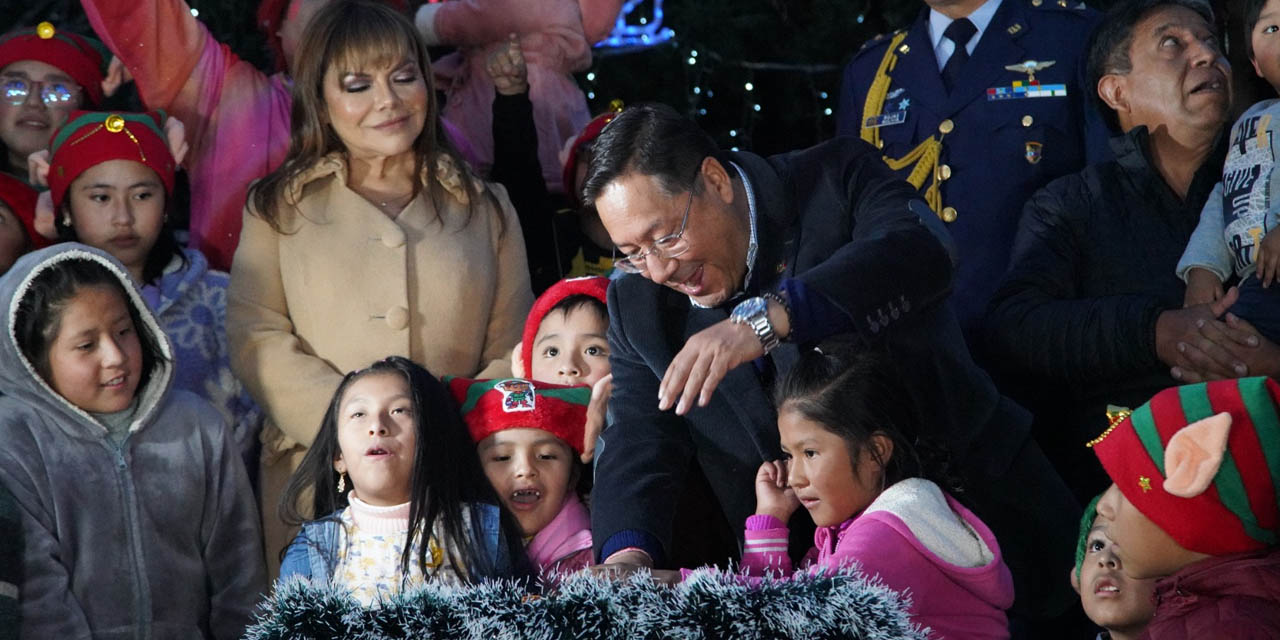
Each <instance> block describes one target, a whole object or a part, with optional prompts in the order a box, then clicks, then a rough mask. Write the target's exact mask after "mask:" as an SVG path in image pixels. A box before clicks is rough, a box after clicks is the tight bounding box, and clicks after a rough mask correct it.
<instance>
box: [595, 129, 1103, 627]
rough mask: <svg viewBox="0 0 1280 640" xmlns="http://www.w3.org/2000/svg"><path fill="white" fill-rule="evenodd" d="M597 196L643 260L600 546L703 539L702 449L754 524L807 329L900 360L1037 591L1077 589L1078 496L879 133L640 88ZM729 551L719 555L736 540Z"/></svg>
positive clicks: (599, 468)
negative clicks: (696, 494)
mask: <svg viewBox="0 0 1280 640" xmlns="http://www.w3.org/2000/svg"><path fill="white" fill-rule="evenodd" d="M584 196H585V199H586V201H587V202H590V203H593V204H594V206H595V207H596V209H597V211H598V212H599V214H600V218H601V220H602V222H603V223H604V225H605V228H606V229H607V230H608V232H609V235H610V237H611V238H612V239H613V241H614V243H615V244H616V245H617V246H618V249H619V251H620V252H621V254H624V255H625V257H624V258H623V259H621V260H619V261H618V262H617V263H615V264H616V265H617V266H619V267H620V268H622V269H623V270H625V271H629V272H631V273H632V274H634V275H628V276H624V277H623V278H621V279H619V280H617V281H615V282H614V284H613V286H612V287H610V290H609V315H610V321H609V345H610V351H611V353H610V361H611V363H612V367H613V376H614V392H613V397H612V399H611V400H610V403H609V414H610V420H609V425H608V427H606V429H605V430H604V432H603V434H602V435H601V439H600V442H601V443H600V448H598V449H597V453H596V456H597V457H596V460H597V462H596V478H595V480H596V482H595V488H594V491H593V494H592V497H593V499H592V531H593V537H594V539H595V545H596V553H597V557H598V558H599V559H601V560H603V561H604V562H606V563H617V564H634V565H647V566H668V565H669V560H668V559H669V558H670V557H671V554H672V553H673V549H674V550H678V549H679V547H680V546H681V545H683V544H687V543H688V542H689V540H687V539H677V538H676V537H675V536H674V535H673V533H672V529H673V524H674V523H673V519H674V513H675V511H676V508H675V503H676V500H677V499H678V498H680V496H681V495H682V494H683V493H684V491H685V489H686V486H685V485H686V483H687V474H688V473H689V471H690V470H691V469H693V468H695V467H696V468H700V469H701V472H702V473H704V474H705V475H706V478H707V480H708V482H709V485H710V488H711V492H712V494H713V499H712V501H711V502H712V504H708V505H704V513H703V516H704V517H707V518H708V520H709V521H710V520H719V519H721V518H723V521H725V522H728V523H731V526H732V527H734V528H735V529H736V530H738V531H740V529H738V527H740V526H741V524H742V523H743V522H744V521H745V519H746V518H747V516H749V515H751V514H752V513H753V509H754V506H755V495H754V490H753V482H752V479H753V478H754V474H755V471H756V469H758V468H759V466H760V464H761V463H762V462H764V461H765V460H774V459H777V458H779V457H780V453H781V448H780V445H779V438H778V430H777V426H776V420H777V413H776V410H775V407H774V406H773V404H772V402H771V399H770V395H771V393H770V389H771V386H772V384H773V382H774V381H775V380H776V379H777V378H778V377H779V376H781V375H783V374H784V373H785V372H786V371H788V370H789V368H790V366H791V365H792V364H793V363H794V362H795V361H796V359H797V358H798V356H799V353H800V351H799V350H800V349H802V348H812V346H813V345H815V344H817V343H820V342H822V341H825V340H828V339H837V338H838V339H841V340H843V341H853V342H855V343H860V344H862V345H864V346H865V347H866V348H869V349H881V350H884V351H885V352H887V353H888V354H890V356H891V357H892V358H893V359H894V361H895V362H896V363H897V364H898V365H899V366H900V367H901V370H902V373H903V378H904V379H906V380H908V383H907V384H908V385H909V387H910V388H909V391H910V393H911V394H912V397H913V399H914V400H915V401H916V403H917V404H918V406H919V407H920V408H921V410H922V412H923V414H924V415H923V416H922V418H923V422H924V424H927V425H930V430H929V432H928V433H922V434H920V435H921V436H922V437H926V438H930V439H933V440H936V441H938V442H940V443H943V444H945V445H946V446H947V447H948V448H949V450H950V452H951V453H952V455H953V458H952V459H953V460H954V461H955V464H956V466H957V467H958V471H959V472H960V474H961V475H962V476H963V477H964V480H965V481H966V482H967V487H968V491H967V492H966V494H965V495H966V496H968V498H969V499H970V500H971V502H972V503H974V505H975V509H974V510H975V511H976V512H977V513H978V514H979V515H980V516H981V517H982V519H983V520H984V521H985V522H986V523H988V525H990V527H991V528H992V530H993V531H995V532H996V535H997V536H998V538H999V541H1000V544H1001V547H1002V550H1003V551H1004V558H1005V560H1006V562H1007V563H1008V564H1009V566H1010V568H1011V570H1012V572H1013V574H1014V578H1015V582H1016V584H1017V589H1018V594H1019V597H1020V598H1021V599H1022V600H1021V606H1023V607H1024V608H1025V609H1024V610H1030V609H1031V608H1033V607H1034V608H1038V610H1039V612H1040V613H1041V614H1042V615H1047V616H1051V615H1055V614H1057V613H1059V612H1061V611H1063V610H1065V609H1066V608H1067V607H1068V606H1071V604H1072V600H1073V598H1072V596H1073V595H1074V594H1072V593H1071V591H1070V589H1069V588H1067V587H1068V585H1067V584H1066V583H1065V581H1063V580H1061V579H1060V576H1061V573H1062V569H1063V567H1067V566H1070V563H1071V551H1072V549H1073V545H1072V540H1073V535H1072V533H1073V531H1074V528H1075V522H1076V521H1077V520H1078V515H1079V507H1078V506H1077V505H1075V504H1074V502H1073V501H1072V500H1071V497H1070V495H1069V494H1068V492H1067V490H1066V488H1065V486H1063V485H1062V482H1061V480H1060V479H1059V478H1058V477H1057V476H1056V475H1055V474H1054V473H1053V471H1052V470H1051V469H1050V468H1049V466H1048V463H1047V461H1046V460H1045V459H1044V457H1043V455H1042V454H1041V453H1040V451H1039V450H1038V449H1037V447H1036V445H1035V444H1034V443H1033V442H1031V441H1030V438H1029V437H1028V422H1029V420H1028V416H1027V414H1026V413H1025V412H1024V411H1023V410H1022V409H1021V408H1020V407H1018V406H1017V405H1015V404H1013V403H1012V402H1010V401H1008V400H1006V399H1005V398H1003V397H1002V396H1001V395H1000V394H999V393H998V392H997V391H996V389H995V387H994V386H993V385H992V383H991V380H990V378H988V377H987V375H986V374H985V373H984V372H983V371H982V370H980V369H978V368H977V367H976V366H975V365H974V364H973V361H972V360H971V358H970V356H969V353H968V351H967V349H966V348H965V345H964V341H963V337H962V336H961V333H960V328H959V325H958V324H957V322H956V319H955V316H954V313H953V312H952V310H951V308H950V304H949V303H948V300H947V296H948V293H949V288H950V284H951V274H952V258H951V255H950V251H949V240H948V239H947V234H946V232H945V230H944V229H943V228H942V225H941V223H940V222H939V221H938V219H937V217H936V216H935V215H934V214H933V213H932V212H931V211H930V210H929V209H928V207H927V205H926V204H925V203H924V202H923V201H922V200H921V199H920V197H919V196H918V194H917V193H916V192H915V190H914V189H912V188H911V186H910V185H908V184H907V183H905V182H902V181H900V180H896V179H895V178H894V177H893V174H892V172H891V171H890V170H889V169H888V168H887V167H885V166H884V163H883V162H882V161H881V160H880V155H879V153H878V152H877V149H876V148H875V147H872V146H870V145H867V144H865V143H863V142H860V141H857V140H853V139H849V138H838V139H836V140H832V141H829V142H826V143H823V144H820V145H818V146H816V147H813V148H811V149H806V150H802V151H796V152H793V153H789V154H783V155H779V156H773V157H771V158H762V157H759V156H756V155H753V154H750V153H725V152H721V151H719V150H718V149H717V148H716V147H715V144H714V143H713V142H712V141H711V139H710V138H709V137H708V136H707V135H706V134H705V133H704V132H702V131H701V130H700V129H698V127H697V125H696V124H694V123H693V122H692V121H690V120H688V119H687V118H684V117H682V116H680V115H679V114H677V113H675V111H674V110H672V109H671V108H669V107H665V106H661V105H640V106H635V107H631V108H629V109H627V110H625V111H623V112H622V113H621V114H620V115H619V116H618V117H617V118H616V119H615V120H614V121H613V122H612V123H610V124H609V126H608V127H606V128H605V130H604V132H603V133H602V134H601V136H600V138H599V139H598V140H597V141H596V147H595V151H594V156H593V158H592V162H591V166H590V169H589V170H588V175H587V178H586V181H585V187H584ZM792 530H793V531H795V528H793V529H792ZM698 535H704V534H703V533H702V532H695V535H694V536H693V537H697V536H698ZM739 544H740V541H739ZM805 546H806V547H807V546H808V545H807V541H806V545H805ZM718 553H719V555H718V557H715V558H709V560H721V561H723V560H725V559H727V558H729V557H732V556H736V555H737V553H738V551H737V549H736V548H733V547H732V546H729V547H728V548H720V549H719V550H718Z"/></svg>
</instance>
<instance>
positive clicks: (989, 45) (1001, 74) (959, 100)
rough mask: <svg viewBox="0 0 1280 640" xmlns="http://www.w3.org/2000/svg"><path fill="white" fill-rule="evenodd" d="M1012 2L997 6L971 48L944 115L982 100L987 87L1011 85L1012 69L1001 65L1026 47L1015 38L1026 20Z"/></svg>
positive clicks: (1023, 31)
mask: <svg viewBox="0 0 1280 640" xmlns="http://www.w3.org/2000/svg"><path fill="white" fill-rule="evenodd" d="M1015 5H1016V3H1015V2H1011V1H1008V0H1006V1H1005V2H1002V3H1001V4H1000V8H999V9H996V14H995V15H994V16H992V18H991V23H990V24H988V25H987V29H986V31H983V32H982V39H981V40H979V41H978V46H977V47H976V48H975V49H974V50H973V56H972V57H971V58H969V61H968V62H967V63H965V66H964V72H963V73H962V74H961V76H960V82H959V83H958V84H957V85H956V88H955V91H953V92H951V96H950V97H949V98H947V100H946V105H947V109H946V115H950V114H953V113H956V112H958V111H960V110H961V109H963V108H964V107H965V105H967V104H969V103H970V102H973V101H974V100H975V99H978V98H984V99H985V96H986V93H987V88H988V87H995V86H1004V85H1007V84H1010V83H1009V82H1008V81H1006V78H1008V77H1009V76H1010V73H1011V72H1010V71H1009V70H1007V69H1005V68H1004V67H1005V65H1007V64H1010V61H1014V62H1017V61H1021V60H1022V59H1023V58H1022V56H1023V54H1024V52H1025V50H1024V49H1023V48H1022V47H1021V46H1019V45H1018V39H1019V38H1021V37H1022V36H1024V35H1025V34H1026V33H1027V31H1028V29H1029V27H1028V24H1027V21H1026V20H1023V19H1022V12H1021V11H1019V10H1018V7H1016V6H1015ZM1015 25H1016V26H1017V28H1016V29H1015V33H1013V34H1010V33H1009V29H1011V28H1013V27H1014V26H1015ZM1024 79H1025V77H1024Z"/></svg>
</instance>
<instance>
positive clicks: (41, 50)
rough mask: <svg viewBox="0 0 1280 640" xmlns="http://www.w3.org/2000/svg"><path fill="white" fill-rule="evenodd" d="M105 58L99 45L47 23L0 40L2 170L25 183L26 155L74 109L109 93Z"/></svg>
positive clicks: (45, 143)
mask: <svg viewBox="0 0 1280 640" xmlns="http://www.w3.org/2000/svg"><path fill="white" fill-rule="evenodd" d="M109 60H110V56H108V55H106V49H105V48H104V47H103V46H102V44H101V43H100V42H98V41H96V40H94V39H92V38H86V37H84V36H81V35H78V34H75V33H71V32H70V31H65V30H61V29H57V28H55V27H54V26H53V25H52V24H49V23H48V22H41V23H40V24H39V25H38V26H36V27H35V28H32V29H20V30H18V31H13V32H11V33H8V34H5V35H3V36H0V143H2V144H3V149H2V150H3V154H0V172H4V173H8V174H10V175H13V176H16V177H18V178H19V179H22V180H26V179H27V156H28V155H31V154H32V153H34V152H36V151H39V150H41V149H45V148H47V147H48V146H49V137H50V136H51V135H53V131H54V130H55V129H57V128H58V127H61V126H62V123H64V122H66V121H67V116H68V115H69V114H70V113H71V112H72V111H73V110H75V109H80V108H82V107H84V106H95V105H97V104H99V103H101V102H102V99H103V97H104V96H105V95H109V94H110V90H112V89H114V85H116V84H118V83H116V82H110V81H108V80H107V73H106V71H107V62H108V61H109Z"/></svg>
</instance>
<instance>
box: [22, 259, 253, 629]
mask: <svg viewBox="0 0 1280 640" xmlns="http://www.w3.org/2000/svg"><path fill="white" fill-rule="evenodd" d="M69 258H83V259H89V260H94V261H97V262H99V263H101V264H103V265H104V266H106V267H107V268H108V269H109V270H110V271H111V272H112V273H114V274H116V275H117V276H118V277H119V278H120V280H121V282H122V283H124V287H125V290H126V291H128V292H129V300H128V301H127V302H128V303H129V304H132V305H133V306H134V307H136V308H137V310H138V314H139V315H140V316H141V318H142V322H143V324H145V325H146V326H147V327H148V328H149V329H150V331H151V333H152V334H153V335H154V336H155V338H156V341H157V343H158V344H159V345H160V349H161V351H162V352H163V356H164V358H163V360H162V361H161V362H159V363H158V366H157V367H156V368H155V371H154V372H153V373H152V375H151V377H150V380H149V381H148V382H147V383H146V385H145V386H143V387H140V388H139V389H138V395H137V413H136V414H135V416H134V420H133V422H132V424H131V425H130V426H129V434H128V436H127V438H126V439H125V440H124V442H123V443H122V444H120V445H119V446H117V445H116V444H115V443H113V442H112V440H111V439H110V438H109V437H108V435H107V430H106V428H105V427H104V426H103V425H102V424H101V423H99V422H98V421H97V420H95V419H94V418H93V417H92V416H90V415H89V414H88V413H86V412H84V411H83V410H81V409H80V408H78V407H76V406H74V405H72V404H71V403H69V402H67V401H66V400H65V399H64V398H63V397H62V396H60V395H58V394H56V393H55V392H54V391H53V389H52V388H51V387H49V385H48V384H46V383H45V382H44V381H43V380H42V379H41V378H40V376H39V375H38V374H37V373H36V371H35V369H34V367H33V365H32V363H31V362H29V361H28V360H27V359H26V358H25V357H23V355H22V351H21V349H20V348H19V347H18V342H17V339H16V332H15V327H14V320H15V314H16V311H17V308H18V303H19V301H20V299H21V298H22V296H23V294H24V293H25V292H26V290H27V288H28V286H29V283H30V282H31V280H32V279H33V278H34V277H35V275H36V274H38V273H39V272H41V271H42V270H44V269H46V268H48V267H49V266H50V265H52V264H56V263H57V262H59V261H62V260H66V259H69ZM0 300H2V301H4V305H5V309H4V311H5V313H4V316H3V318H0V325H2V326H3V332H0V394H3V395H2V396H0V443H2V444H0V482H2V483H3V484H4V485H5V486H6V487H7V488H8V489H9V491H10V492H11V493H12V494H13V496H14V499H15V501H16V502H17V504H18V509H19V511H20V513H21V518H22V523H23V534H24V538H25V539H24V540H23V544H24V546H25V549H24V552H23V555H22V557H23V559H24V564H25V567H24V571H23V575H24V578H23V581H22V584H21V585H20V586H19V597H20V599H21V602H22V633H21V635H22V637H23V638H41V639H44V638H59V639H73V638H134V639H138V640H142V639H146V638H157V639H159V638H183V639H188V638H201V637H205V638H238V637H240V636H241V635H242V634H243V632H244V629H245V627H246V626H247V625H248V624H249V623H250V622H251V621H252V620H251V615H252V610H253V607H254V605H255V604H256V603H257V601H258V599H259V598H260V596H261V594H262V592H263V590H264V589H265V586H266V579H265V574H264V568H263V555H262V543H261V533H260V530H259V521H258V514H257V509H256V507H255V505H254V500H253V494H252V492H251V490H250V488H249V482H248V477H247V476H246V474H245V470H244V465H243V463H242V462H241V460H240V457H239V455H238V454H237V453H236V450H235V447H234V446H233V445H232V442H231V439H230V436H229V433H228V431H227V429H226V427H225V425H224V424H223V421H222V418H221V417H220V416H219V414H218V412H217V411H216V410H215V409H214V408H213V407H211V406H210V405H209V404H208V403H206V402H205V401H204V400H201V399H200V398H198V397H197V396H195V395H193V394H190V393H187V392H185V391H179V390H170V388H169V386H170V381H171V379H172V377H173V366H174V365H173V362H172V357H173V355H172V353H173V351H172V348H171V347H170V345H169V342H168V340H167V339H166V338H165V336H164V332H163V331H162V330H161V329H160V327H159V325H157V324H156V321H155V318H154V317H153V316H152V315H151V312H150V311H148V310H147V306H146V304H145V303H144V302H143V300H142V298H141V297H140V296H139V294H138V292H137V289H136V287H135V286H134V284H133V281H132V280H131V279H130V278H129V276H128V273H127V272H126V271H125V269H124V267H122V266H121V265H120V263H118V262H116V261H115V259H113V258H111V257H110V256H108V255H106V254H105V253H102V252H100V251H97V250H95V249H91V248H89V247H86V246H84V245H80V244H74V243H66V244H61V245H55V246H53V247H50V248H48V249H43V250H41V251H37V252H35V253H32V254H28V255H27V256H24V257H23V258H22V259H20V260H19V261H18V262H17V264H15V265H14V266H13V268H11V269H10V270H9V272H8V273H7V274H5V276H4V277H3V278H0Z"/></svg>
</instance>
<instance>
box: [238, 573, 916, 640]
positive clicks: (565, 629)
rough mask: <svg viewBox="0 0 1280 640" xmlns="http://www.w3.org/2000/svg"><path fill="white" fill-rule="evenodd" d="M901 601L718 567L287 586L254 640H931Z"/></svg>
mask: <svg viewBox="0 0 1280 640" xmlns="http://www.w3.org/2000/svg"><path fill="white" fill-rule="evenodd" d="M907 606H908V600H907V598H906V597H904V596H902V595H901V594H899V593H897V592H895V591H893V590H891V589H889V588H887V587H885V586H883V585H882V584H880V583H879V582H877V581H873V580H868V579H867V578H865V577H864V576H863V575H862V574H861V573H859V572H857V570H856V569H845V570H841V571H838V572H833V573H828V574H823V573H818V574H815V575H811V576H804V577H796V578H777V579H774V578H765V579H763V580H760V581H753V582H752V583H748V582H747V581H746V580H744V579H743V578H742V577H741V576H738V575H734V574H731V573H725V572H721V571H717V570H714V569H700V570H698V571H695V572H693V573H692V574H691V575H690V576H689V577H688V578H687V579H686V580H685V581H684V582H681V583H680V584H678V585H676V586H674V587H671V586H666V585H659V584H655V583H654V582H653V580H652V578H651V577H650V576H649V575H648V574H647V573H637V574H634V575H632V576H631V577H629V578H627V579H625V580H613V579H609V578H606V577H598V576H595V575H593V574H591V573H589V572H579V573H576V574H573V575H570V576H567V577H565V578H563V579H562V580H559V581H558V582H557V584H556V585H555V586H554V587H549V588H546V589H543V590H542V592H541V593H540V594H531V592H530V589H529V588H528V587H527V586H526V585H524V584H522V583H519V582H515V581H496V582H489V583H485V584H480V585H475V586H468V587H450V586H446V585H441V584H427V585H425V586H423V587H421V588H418V589H415V590H412V591H410V592H408V593H404V594H401V595H399V596H395V597H392V598H389V599H387V600H386V601H384V602H382V603H380V604H378V605H376V606H373V607H368V608H366V607H363V606H361V605H360V604H359V603H358V602H356V601H355V600H353V599H352V598H351V597H350V596H349V595H348V594H347V593H346V591H345V590H344V589H342V588H340V587H338V588H335V587H332V586H312V585H311V584H310V583H308V582H306V581H303V580H295V581H290V582H286V583H285V584H283V585H281V586H280V587H279V588H277V589H276V592H275V594H274V595H273V596H272V597H271V598H269V599H268V600H267V601H266V602H265V603H264V604H263V605H262V610H261V612H260V613H259V616H258V621H257V623H256V624H255V625H254V626H253V627H251V628H250V629H249V631H248V633H247V635H246V636H245V637H246V638H247V639H248V640H334V639H351V640H383V639H390V638H458V639H474V640H568V639H570V638H600V639H605V640H608V639H613V638H618V639H621V638H654V639H657V638H671V639H679V640H695V639H704V638H706V639H710V638H762V639H770V640H773V639H777V640H780V639H783V638H819V639H832V640H834V639H837V638H848V639H851V640H854V639H856V640H887V639H890V638H892V639H895V640H897V639H906V640H924V638H925V637H926V630H924V629H920V628H917V627H915V626H913V625H912V623H911V621H910V620H909V619H908V616H907V611H906V607H907Z"/></svg>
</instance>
